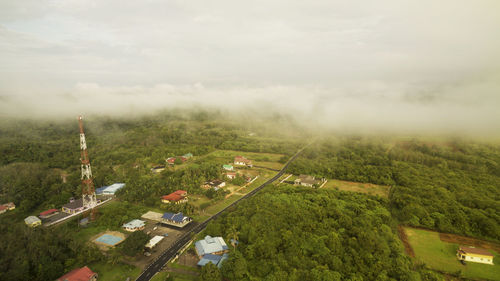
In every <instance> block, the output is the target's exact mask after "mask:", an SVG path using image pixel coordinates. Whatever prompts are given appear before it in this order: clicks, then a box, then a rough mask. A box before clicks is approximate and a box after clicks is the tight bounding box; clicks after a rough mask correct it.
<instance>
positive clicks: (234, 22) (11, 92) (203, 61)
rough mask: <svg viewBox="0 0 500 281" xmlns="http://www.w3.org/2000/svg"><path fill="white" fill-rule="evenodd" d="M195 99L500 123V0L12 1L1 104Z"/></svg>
mask: <svg viewBox="0 0 500 281" xmlns="http://www.w3.org/2000/svg"><path fill="white" fill-rule="evenodd" d="M193 104H198V105H199V104H201V105H209V106H219V107H223V108H230V109H235V108H241V107H249V108H258V107H261V106H264V105H265V108H266V109H275V110H279V111H286V112H298V113H297V114H298V115H299V116H302V117H303V118H304V119H306V120H316V121H318V122H319V123H322V124H329V125H332V126H336V127H342V126H354V127H373V128H403V127H405V128H408V127H411V128H432V129H436V130H442V129H453V130H464V131H474V132H491V131H497V132H500V1H498V0H491V1H486V0H476V1H472V0H439V1H435V0H420V1H405V0H379V1H366V0H363V1H334V0H326V1H323V0H321V1H291V0H286V1H277V0H262V1H260V0H257V1H236V0H228V1H218V0H215V1H206V0H205V1H189V0H183V1H156V0H142V1H132V0H130V1H126V0H52V1H43V0H3V1H0V112H1V113H0V114H1V115H3V116H9V115H15V116H26V115H32V116H42V115H47V116H75V115H78V114H80V113H83V114H93V113H117V112H121V113H125V114H128V113H130V112H135V113H137V112H143V111H150V110H155V109H158V108H162V107H184V106H191V105H193ZM302 117H301V118H302Z"/></svg>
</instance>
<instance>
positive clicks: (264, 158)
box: [207, 150, 283, 162]
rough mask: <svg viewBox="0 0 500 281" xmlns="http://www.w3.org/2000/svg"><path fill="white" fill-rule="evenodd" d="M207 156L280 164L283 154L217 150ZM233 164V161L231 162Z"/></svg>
mask: <svg viewBox="0 0 500 281" xmlns="http://www.w3.org/2000/svg"><path fill="white" fill-rule="evenodd" d="M207 156H214V157H217V158H227V159H231V160H234V157H235V156H243V157H246V158H248V159H250V160H252V161H254V162H255V161H257V162H278V161H279V160H280V158H281V157H283V154H275V153H260V152H246V151H236V150H216V151H214V152H211V153H209V154H207ZM231 162H232V161H231Z"/></svg>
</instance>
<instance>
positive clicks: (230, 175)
mask: <svg viewBox="0 0 500 281" xmlns="http://www.w3.org/2000/svg"><path fill="white" fill-rule="evenodd" d="M224 175H225V176H226V178H228V179H230V180H234V179H235V178H236V172H226V173H225V174H224Z"/></svg>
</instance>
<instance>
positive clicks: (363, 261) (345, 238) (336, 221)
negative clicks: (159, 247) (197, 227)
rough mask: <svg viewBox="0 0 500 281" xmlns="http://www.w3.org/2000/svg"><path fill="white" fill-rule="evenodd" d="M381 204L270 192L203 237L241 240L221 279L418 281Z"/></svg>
mask: <svg viewBox="0 0 500 281" xmlns="http://www.w3.org/2000/svg"><path fill="white" fill-rule="evenodd" d="M386 204H387V202H386V200H384V199H379V198H375V197H368V196H365V195H361V194H355V193H344V192H337V191H333V190H310V189H305V188H296V187H292V186H284V187H273V188H267V189H264V190H263V191H261V192H260V193H259V194H258V195H257V196H255V197H253V198H252V199H249V200H246V201H243V202H242V203H241V204H239V205H238V207H236V209H235V210H234V211H232V212H229V213H227V215H225V216H223V217H221V218H220V219H217V220H215V221H214V222H212V223H210V224H209V225H208V227H207V229H206V231H205V233H204V234H203V235H205V234H210V235H212V236H219V235H220V236H223V237H224V239H225V240H226V242H228V244H229V241H230V239H236V240H237V241H238V242H239V243H238V245H237V246H236V249H234V248H233V247H232V246H230V248H231V254H230V258H229V259H228V260H227V261H225V262H224V263H223V265H222V268H221V270H220V273H221V274H222V276H223V279H224V280H328V281H332V280H421V279H420V276H419V273H418V272H414V271H412V270H411V262H410V259H409V258H408V257H406V256H405V255H404V254H403V249H402V245H401V243H400V242H399V239H398V238H397V236H396V235H395V234H394V231H393V229H394V227H395V225H396V223H395V221H394V220H393V219H392V217H391V214H390V212H389V211H388V210H387V209H386V207H385V206H386ZM206 274H207V276H208V275H211V276H213V274H211V273H209V272H207V273H206ZM423 280H438V279H435V276H434V277H432V276H431V277H429V278H424V279H423Z"/></svg>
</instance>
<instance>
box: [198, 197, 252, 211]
mask: <svg viewBox="0 0 500 281" xmlns="http://www.w3.org/2000/svg"><path fill="white" fill-rule="evenodd" d="M241 197H243V196H242V195H233V196H231V197H229V198H227V199H224V200H221V201H219V202H217V203H215V204H214V205H212V206H210V207H208V208H207V209H206V212H207V213H209V214H212V215H213V214H216V213H218V212H220V211H221V210H222V209H224V208H225V207H227V206H229V205H230V204H231V203H233V202H234V201H236V200H238V199H240V198H241Z"/></svg>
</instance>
